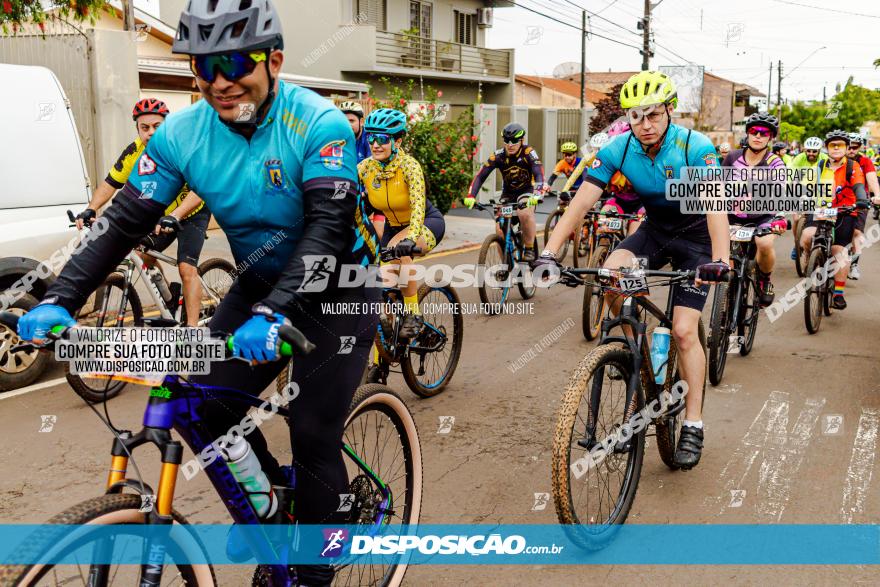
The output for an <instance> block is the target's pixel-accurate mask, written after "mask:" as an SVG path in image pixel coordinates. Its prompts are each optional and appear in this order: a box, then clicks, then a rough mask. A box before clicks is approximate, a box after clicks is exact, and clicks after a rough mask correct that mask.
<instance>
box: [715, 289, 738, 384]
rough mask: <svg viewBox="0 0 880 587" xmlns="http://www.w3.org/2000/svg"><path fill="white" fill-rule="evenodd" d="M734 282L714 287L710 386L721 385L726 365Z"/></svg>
mask: <svg viewBox="0 0 880 587" xmlns="http://www.w3.org/2000/svg"><path fill="white" fill-rule="evenodd" d="M734 283H735V282H733V281H731V282H729V283H725V282H721V283H718V284H717V285H716V286H715V298H714V299H713V301H712V316H711V318H710V319H709V381H710V382H711V383H712V385H718V384H719V383H721V379H722V378H723V377H724V367H725V366H726V365H727V347H728V341H729V340H730V330H729V328H730V320H729V316H730V312H731V308H730V304H729V301H730V299H729V298H730V295H729V292H730V290H731V289H735V288H732V287H731V286H733V285H734Z"/></svg>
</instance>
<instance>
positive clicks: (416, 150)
mask: <svg viewBox="0 0 880 587" xmlns="http://www.w3.org/2000/svg"><path fill="white" fill-rule="evenodd" d="M380 81H381V82H382V83H383V84H384V85H385V89H386V96H387V97H386V98H382V99H380V98H377V97H376V95H375V93H374V92H373V88H372V87H371V88H370V106H371V108H372V109H375V108H394V109H395V110H400V111H401V112H405V113H406V114H407V115H408V117H409V123H408V126H409V129H408V132H407V134H406V138H405V139H404V140H403V145H402V148H403V150H404V151H406V152H407V153H409V154H410V155H412V156H413V157H415V159H416V161H418V162H419V163H420V164H421V165H422V171H423V172H424V174H425V184H426V189H427V191H428V199H430V200H431V202H432V203H433V204H434V205H435V206H436V207H437V208H438V209H439V210H440V211H441V212H443V213H444V214H445V213H446V212H447V211H448V210H449V208H450V207H451V206H452V202H453V201H454V200H455V199H457V198H459V197H464V195H465V193H466V192H467V188H468V185H470V182H471V179H472V178H473V160H474V157H475V156H476V153H477V146H478V145H477V137H476V135H474V112H473V108H471V107H468V108H467V109H465V111H464V112H462V113H460V114H459V115H458V116H456V117H455V118H452V114H451V113H446V118H445V120H443V121H441V120H439V119H440V118H441V114H440V108H439V103H438V99H439V98H441V97H442V93H441V92H438V91H437V90H435V89H434V88H432V87H430V86H428V87H426V88H425V100H424V101H420V102H418V103H417V104H412V102H413V94H414V92H415V80H412V79H410V80H408V81H407V82H406V83H403V84H401V83H393V82H392V81H391V80H390V79H388V78H381V80H380Z"/></svg>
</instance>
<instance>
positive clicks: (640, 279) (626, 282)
mask: <svg viewBox="0 0 880 587" xmlns="http://www.w3.org/2000/svg"><path fill="white" fill-rule="evenodd" d="M617 287H618V289H619V290H620V291H621V292H622V293H624V294H626V295H628V296H646V295H648V278H647V277H646V276H645V272H644V271H642V270H641V269H627V270H623V271H618V272H617Z"/></svg>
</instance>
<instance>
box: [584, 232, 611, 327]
mask: <svg viewBox="0 0 880 587" xmlns="http://www.w3.org/2000/svg"><path fill="white" fill-rule="evenodd" d="M607 257H608V245H607V244H605V243H603V244H601V245H598V246H597V247H596V250H595V251H594V252H593V255H592V257H590V262H589V263H588V266H589V267H593V268H599V267H601V266H602V265H603V264H604V263H605V259H606V258H607ZM594 279H595V278H593V277H588V278H587V282H586V283H585V284H584V303H583V306H582V307H581V329H582V330H583V332H584V338H586V339H587V340H594V339H595V338H596V337H597V336H599V331H600V329H601V325H602V313H603V312H602V310H603V308H604V307H605V296H603V295H602V291H601V290H600V289H599V288H598V287H597V286H596V285H594V284H595V282H594V281H593V280H594ZM594 303H595V307H594Z"/></svg>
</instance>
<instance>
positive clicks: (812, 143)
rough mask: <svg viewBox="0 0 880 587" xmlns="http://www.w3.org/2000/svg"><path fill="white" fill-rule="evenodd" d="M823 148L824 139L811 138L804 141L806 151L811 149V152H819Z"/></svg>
mask: <svg viewBox="0 0 880 587" xmlns="http://www.w3.org/2000/svg"><path fill="white" fill-rule="evenodd" d="M823 146H824V144H823V143H822V139H820V138H819V137H810V138H808V139H807V140H805V141H804V149H809V150H810V151H818V150H820V149H821V148H822V147H823Z"/></svg>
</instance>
